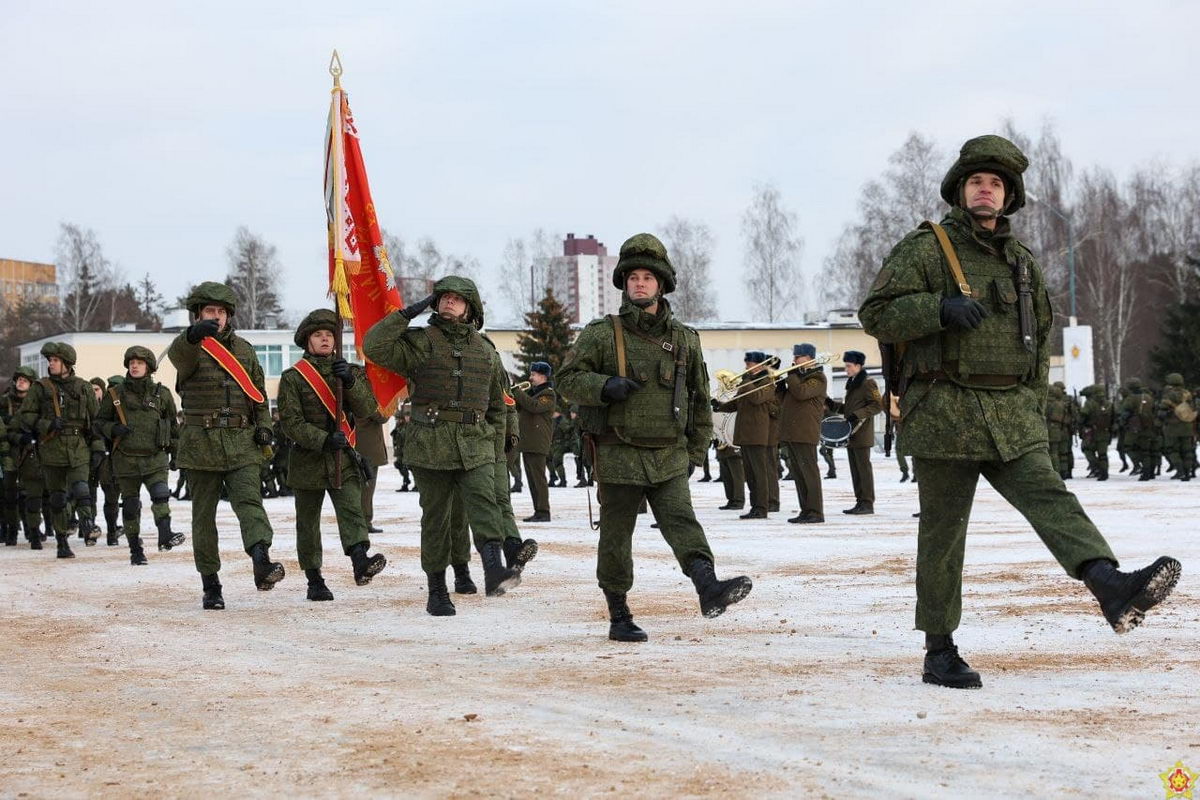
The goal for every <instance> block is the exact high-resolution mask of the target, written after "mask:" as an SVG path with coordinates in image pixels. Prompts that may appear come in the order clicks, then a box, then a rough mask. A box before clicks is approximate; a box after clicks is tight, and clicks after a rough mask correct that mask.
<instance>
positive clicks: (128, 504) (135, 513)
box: [121, 497, 142, 519]
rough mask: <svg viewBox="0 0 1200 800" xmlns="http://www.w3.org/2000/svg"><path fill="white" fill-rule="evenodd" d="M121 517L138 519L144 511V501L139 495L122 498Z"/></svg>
mask: <svg viewBox="0 0 1200 800" xmlns="http://www.w3.org/2000/svg"><path fill="white" fill-rule="evenodd" d="M121 501H122V502H121V518H122V519H137V518H138V517H139V516H141V513H142V501H141V498H138V497H123V498H121Z"/></svg>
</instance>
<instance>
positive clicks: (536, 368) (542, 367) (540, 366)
mask: <svg viewBox="0 0 1200 800" xmlns="http://www.w3.org/2000/svg"><path fill="white" fill-rule="evenodd" d="M529 371H530V372H539V373H541V374H542V375H545V376H546V377H547V378H549V377H550V372H551V370H550V364H549V363H548V362H545V361H535V362H533V363H532V364H530V365H529Z"/></svg>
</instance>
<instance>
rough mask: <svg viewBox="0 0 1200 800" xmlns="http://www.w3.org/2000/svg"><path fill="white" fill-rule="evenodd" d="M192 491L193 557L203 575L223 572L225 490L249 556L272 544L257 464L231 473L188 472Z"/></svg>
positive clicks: (197, 568) (201, 470)
mask: <svg viewBox="0 0 1200 800" xmlns="http://www.w3.org/2000/svg"><path fill="white" fill-rule="evenodd" d="M188 481H189V483H190V484H191V492H192V557H193V558H194V559H195V562H196V571H197V572H199V573H200V574H201V575H215V574H216V573H217V572H219V571H220V569H221V549H220V545H219V542H218V539H217V503H218V502H219V501H220V499H221V487H222V486H224V487H225V492H226V494H227V495H228V497H229V504H230V505H231V506H233V513H234V514H236V515H237V520H238V526H239V527H240V528H241V532H242V548H243V549H244V550H245V551H246V553H247V554H249V553H250V550H251V549H252V548H253V547H254V545H256V544H258V543H259V542H262V543H263V544H265V545H267V546H268V547H269V546H270V545H271V538H272V533H271V521H270V520H269V519H267V512H266V511H265V510H264V509H263V503H262V492H261V485H262V484H261V481H260V480H259V470H258V465H257V464H247V465H246V466H244V467H239V468H237V469H234V470H230V471H228V472H213V471H210V470H203V469H190V470H188Z"/></svg>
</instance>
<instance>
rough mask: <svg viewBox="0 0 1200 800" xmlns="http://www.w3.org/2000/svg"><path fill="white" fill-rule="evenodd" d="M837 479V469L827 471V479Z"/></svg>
mask: <svg viewBox="0 0 1200 800" xmlns="http://www.w3.org/2000/svg"><path fill="white" fill-rule="evenodd" d="M836 479H837V470H832V469H831V470H829V472H826V473H825V480H827V481H832V480H836Z"/></svg>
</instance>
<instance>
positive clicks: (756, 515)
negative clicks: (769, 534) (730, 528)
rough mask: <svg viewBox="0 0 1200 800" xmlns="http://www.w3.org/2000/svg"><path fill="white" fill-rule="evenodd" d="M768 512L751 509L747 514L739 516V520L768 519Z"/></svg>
mask: <svg viewBox="0 0 1200 800" xmlns="http://www.w3.org/2000/svg"><path fill="white" fill-rule="evenodd" d="M766 518H767V512H766V511H763V510H762V509H761V508H760V509H754V508H752V509H750V510H749V511H747V512H746V513H745V514H741V515H740V516H738V519H766Z"/></svg>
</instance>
